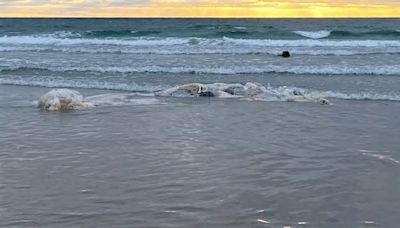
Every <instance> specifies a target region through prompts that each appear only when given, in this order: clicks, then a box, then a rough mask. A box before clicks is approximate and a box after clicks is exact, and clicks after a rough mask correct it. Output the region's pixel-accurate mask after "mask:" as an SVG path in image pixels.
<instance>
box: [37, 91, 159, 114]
mask: <svg viewBox="0 0 400 228" xmlns="http://www.w3.org/2000/svg"><path fill="white" fill-rule="evenodd" d="M137 96H147V97H149V96H154V94H141V93H108V94H99V95H95V96H90V97H86V98H84V97H83V96H82V95H81V94H80V93H79V92H78V91H75V90H71V89H52V90H50V91H49V92H48V93H46V94H44V95H43V96H41V97H40V98H39V102H38V106H39V108H41V109H44V110H46V111H61V110H73V109H81V108H87V107H96V106H110V105H124V104H133V105H153V104H160V102H159V100H157V99H155V98H137Z"/></svg>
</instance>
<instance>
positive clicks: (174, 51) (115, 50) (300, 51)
mask: <svg viewBox="0 0 400 228" xmlns="http://www.w3.org/2000/svg"><path fill="white" fill-rule="evenodd" d="M289 50H290V52H291V53H292V54H293V55H310V56H330V55H332V56H352V55H381V54H388V55H400V46H399V47H391V48H381V47H377V48H370V49H366V48H364V49H348V48H341V49H340V48H327V49H323V48H314V49H309V48H303V47H292V48H290V49H289ZM0 52H63V53H91V54H146V55H152V54H153V55H202V54H248V55H274V56H276V55H279V54H281V53H282V47H259V46H257V47H254V46H253V47H248V48H241V47H236V46H232V47H221V46H211V45H210V46H204V45H203V46H201V45H199V46H198V47H193V46H192V47H186V46H181V47H169V48H166V47H165V46H164V48H160V47H159V46H154V47H146V48H137V47H132V48H129V47H119V46H117V47H116V46H111V47H110V46H103V47H98V48H93V47H85V46H78V47H71V46H69V47H65V46H51V47H48V46H47V47H46V46H34V45H27V46H21V45H16V46H12V47H11V46H7V47H1V46H0Z"/></svg>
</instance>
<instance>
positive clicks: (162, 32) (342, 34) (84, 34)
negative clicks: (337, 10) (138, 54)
mask: <svg viewBox="0 0 400 228" xmlns="http://www.w3.org/2000/svg"><path fill="white" fill-rule="evenodd" d="M190 34H194V35H195V36H196V37H201V38H222V37H225V36H228V37H235V38H255V37H257V38H261V37H265V38H271V39H276V38H280V39H298V38H301V37H303V38H309V39H325V38H329V39H396V38H399V37H400V30H364V31H346V30H332V31H329V30H317V31H287V30H281V29H277V28H264V29H259V28H258V29H253V28H251V27H244V26H226V27H213V26H208V27H204V26H203V27H192V28H185V29H179V28H174V29H171V28H170V29H165V28H160V29H153V30H140V29H139V30H135V29H132V30H130V29H121V30H89V31H56V32H54V33H51V34H49V35H51V36H53V37H55V38H111V37H113V38H129V37H146V36H155V37H171V36H172V37H181V36H190Z"/></svg>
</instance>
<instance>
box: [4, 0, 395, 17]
mask: <svg viewBox="0 0 400 228" xmlns="http://www.w3.org/2000/svg"><path fill="white" fill-rule="evenodd" d="M0 17H267V18H269V17H272V18H274V17H400V0H282V1H278V0H0Z"/></svg>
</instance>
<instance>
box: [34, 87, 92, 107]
mask: <svg viewBox="0 0 400 228" xmlns="http://www.w3.org/2000/svg"><path fill="white" fill-rule="evenodd" d="M88 105H89V104H88V103H86V102H85V101H84V100H83V96H82V95H81V94H80V93H79V92H78V91H75V90H71V89H52V90H50V91H49V92H48V93H46V94H44V95H43V96H41V97H40V98H39V102H38V106H39V107H40V108H41V109H44V110H47V111H59V110H71V109H79V108H83V107H87V106H88Z"/></svg>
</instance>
